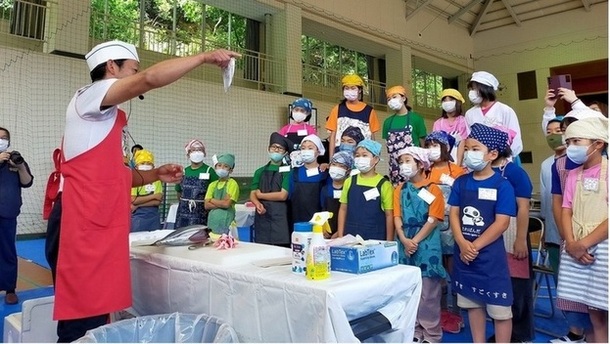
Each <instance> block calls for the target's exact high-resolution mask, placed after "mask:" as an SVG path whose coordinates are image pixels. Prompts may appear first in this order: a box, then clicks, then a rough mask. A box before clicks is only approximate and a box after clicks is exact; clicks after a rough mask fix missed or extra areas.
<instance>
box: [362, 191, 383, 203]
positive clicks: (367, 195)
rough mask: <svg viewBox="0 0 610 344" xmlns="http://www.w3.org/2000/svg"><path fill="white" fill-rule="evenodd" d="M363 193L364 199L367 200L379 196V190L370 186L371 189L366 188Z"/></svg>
mask: <svg viewBox="0 0 610 344" xmlns="http://www.w3.org/2000/svg"><path fill="white" fill-rule="evenodd" d="M363 194H364V199H366V200H367V201H370V200H372V199H377V197H379V196H380V195H379V190H377V188H372V189H368V190H366V191H365V192H363Z"/></svg>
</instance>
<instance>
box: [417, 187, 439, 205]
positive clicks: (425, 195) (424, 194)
mask: <svg viewBox="0 0 610 344" xmlns="http://www.w3.org/2000/svg"><path fill="white" fill-rule="evenodd" d="M417 196H418V197H419V198H421V199H423V200H424V202H426V203H428V204H432V202H433V201H434V200H435V199H436V196H434V195H433V194H432V193H430V191H428V190H426V189H421V190H419V192H418V193H417Z"/></svg>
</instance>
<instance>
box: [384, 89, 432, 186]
mask: <svg viewBox="0 0 610 344" xmlns="http://www.w3.org/2000/svg"><path fill="white" fill-rule="evenodd" d="M406 94H407V91H406V90H405V88H404V87H402V86H394V87H390V88H388V90H387V91H386V98H387V101H388V107H389V108H390V110H391V111H392V112H393V113H394V114H393V115H391V116H390V117H388V118H387V119H386V120H385V121H384V122H383V139H385V140H386V148H387V150H388V154H389V156H390V174H389V175H390V181H392V184H394V185H397V184H398V183H400V182H404V181H405V179H404V178H403V177H401V175H400V173H399V171H398V164H397V161H398V157H397V156H396V153H397V152H398V151H400V150H402V149H403V148H405V147H409V146H416V147H421V146H423V145H424V138H425V137H426V125H425V124H424V120H423V118H422V117H421V116H420V115H418V114H417V113H415V112H413V111H411V107H410V106H409V105H407V102H408V99H407V96H406Z"/></svg>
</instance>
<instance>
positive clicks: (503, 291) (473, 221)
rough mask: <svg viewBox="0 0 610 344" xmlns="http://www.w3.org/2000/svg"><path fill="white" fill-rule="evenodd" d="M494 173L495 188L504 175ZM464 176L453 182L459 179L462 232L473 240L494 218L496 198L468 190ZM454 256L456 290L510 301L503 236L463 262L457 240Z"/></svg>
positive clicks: (484, 300)
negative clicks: (468, 261)
mask: <svg viewBox="0 0 610 344" xmlns="http://www.w3.org/2000/svg"><path fill="white" fill-rule="evenodd" d="M496 177H498V182H497V185H496V190H497V187H498V186H499V184H500V183H501V182H502V181H503V180H504V178H501V177H500V176H496ZM492 178H494V177H492ZM467 179H469V178H459V179H458V180H457V181H456V182H459V183H460V216H461V220H462V221H461V222H462V234H463V235H464V238H465V239H466V240H468V241H471V242H472V241H474V240H475V239H477V238H478V237H479V236H481V234H482V233H483V232H485V231H486V230H487V228H488V227H489V225H491V224H492V223H493V222H494V221H495V217H496V214H495V207H496V201H489V200H481V199H479V195H478V188H477V190H467V189H466V180H467ZM466 208H467V209H466ZM453 257H454V258H453V284H454V288H455V290H456V291H457V293H458V294H460V295H462V296H463V297H465V298H468V299H471V300H475V301H478V302H482V303H485V304H490V305H498V306H509V307H510V306H511V305H512V303H513V290H512V286H511V281H510V274H509V272H508V262H507V260H506V251H505V250H504V240H503V238H502V236H500V237H499V238H498V239H497V240H496V241H494V242H492V243H491V244H489V245H487V246H486V247H484V248H483V249H481V250H480V251H479V255H478V256H477V257H476V258H475V260H473V261H472V262H470V265H466V264H464V263H463V262H462V260H461V259H460V248H459V246H458V245H457V244H455V246H454V253H453Z"/></svg>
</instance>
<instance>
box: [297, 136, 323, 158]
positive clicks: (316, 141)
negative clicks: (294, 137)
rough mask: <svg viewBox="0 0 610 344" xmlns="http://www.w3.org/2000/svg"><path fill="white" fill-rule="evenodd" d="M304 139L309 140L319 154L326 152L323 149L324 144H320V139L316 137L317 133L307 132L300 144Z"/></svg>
mask: <svg viewBox="0 0 610 344" xmlns="http://www.w3.org/2000/svg"><path fill="white" fill-rule="evenodd" d="M305 141H311V142H313V144H314V145H316V147H317V148H318V152H319V153H320V155H324V153H326V149H324V145H323V144H322V140H321V139H320V138H319V137H318V135H314V134H309V135H307V136H305V137H304V138H303V140H301V144H303V142H305Z"/></svg>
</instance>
